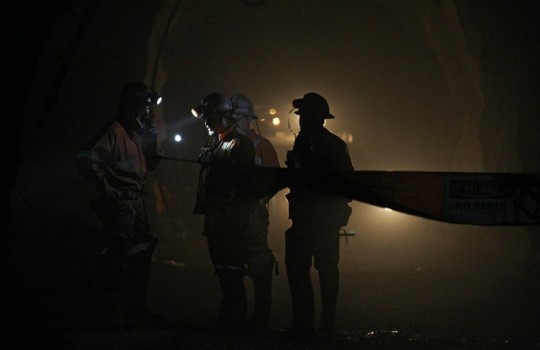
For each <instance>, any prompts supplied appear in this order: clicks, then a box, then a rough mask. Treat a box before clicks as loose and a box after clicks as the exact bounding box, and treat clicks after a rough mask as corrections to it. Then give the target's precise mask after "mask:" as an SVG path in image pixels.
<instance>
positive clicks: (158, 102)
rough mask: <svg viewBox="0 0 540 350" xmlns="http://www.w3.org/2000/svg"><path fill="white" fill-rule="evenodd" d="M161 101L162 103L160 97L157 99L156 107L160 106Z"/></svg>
mask: <svg viewBox="0 0 540 350" xmlns="http://www.w3.org/2000/svg"><path fill="white" fill-rule="evenodd" d="M161 101H163V98H162V97H161V96H160V97H158V98H157V101H156V104H157V105H158V104H160V103H161Z"/></svg>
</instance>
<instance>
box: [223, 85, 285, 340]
mask: <svg viewBox="0 0 540 350" xmlns="http://www.w3.org/2000/svg"><path fill="white" fill-rule="evenodd" d="M231 102H232V106H233V118H234V119H235V120H236V124H237V128H238V129H239V130H240V132H241V133H242V134H244V135H246V136H247V137H249V139H250V140H251V142H253V146H254V147H255V165H256V166H263V167H270V168H279V160H278V156H277V153H276V150H275V149H274V146H273V145H272V143H271V142H270V141H269V140H268V139H266V138H264V137H262V136H261V135H259V134H258V133H256V132H255V130H253V129H251V128H250V126H251V121H252V120H253V119H257V118H258V117H257V115H256V114H255V111H254V109H253V104H252V103H251V100H250V99H248V98H247V97H246V96H244V95H241V94H236V95H233V96H231ZM271 197H272V194H270V195H269V196H267V197H264V198H261V199H259V200H258V201H257V202H256V207H255V210H254V211H253V214H252V216H251V220H250V222H249V227H248V230H247V237H246V238H247V245H246V247H247V253H248V262H247V275H248V276H250V277H251V279H252V280H253V292H254V299H255V302H254V305H253V315H252V317H251V320H250V327H251V328H253V329H259V330H260V329H266V328H268V326H269V324H268V321H269V317H270V310H271V307H272V274H273V271H274V266H275V263H276V259H275V257H274V255H273V254H272V250H271V249H270V247H268V225H269V224H270V222H269V214H268V201H269V200H270V198H271Z"/></svg>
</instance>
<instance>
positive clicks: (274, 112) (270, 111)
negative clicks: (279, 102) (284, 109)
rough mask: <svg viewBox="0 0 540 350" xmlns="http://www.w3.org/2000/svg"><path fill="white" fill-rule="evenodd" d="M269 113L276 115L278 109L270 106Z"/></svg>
mask: <svg viewBox="0 0 540 350" xmlns="http://www.w3.org/2000/svg"><path fill="white" fill-rule="evenodd" d="M268 113H270V115H276V113H277V110H276V109H275V108H270V110H269V111H268Z"/></svg>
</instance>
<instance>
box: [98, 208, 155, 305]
mask: <svg viewBox="0 0 540 350" xmlns="http://www.w3.org/2000/svg"><path fill="white" fill-rule="evenodd" d="M94 208H95V209H96V213H97V214H98V216H99V217H100V218H101V220H102V221H103V225H104V249H103V251H102V269H101V274H102V278H103V279H102V291H103V292H104V293H106V294H109V295H115V296H116V297H115V298H116V300H114V301H113V302H114V303H115V304H116V305H113V306H112V307H113V308H115V309H116V310H115V311H117V312H121V313H123V314H126V315H129V314H133V315H137V314H140V313H144V312H145V311H146V297H147V290H148V281H149V278H150V272H151V264H152V255H153V253H154V250H155V248H156V245H157V238H156V237H154V236H153V235H152V234H150V225H149V222H148V216H147V213H146V210H145V206H144V203H143V201H142V199H141V198H136V199H122V200H119V201H116V200H111V199H108V198H100V199H98V200H97V201H96V202H95V203H94Z"/></svg>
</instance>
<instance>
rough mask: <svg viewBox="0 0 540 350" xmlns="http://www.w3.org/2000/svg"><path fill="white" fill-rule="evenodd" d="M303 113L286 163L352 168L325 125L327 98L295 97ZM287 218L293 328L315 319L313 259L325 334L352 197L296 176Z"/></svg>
mask: <svg viewBox="0 0 540 350" xmlns="http://www.w3.org/2000/svg"><path fill="white" fill-rule="evenodd" d="M293 107H295V108H297V111H296V112H295V113H296V114H298V115H299V116H300V132H299V134H298V137H297V138H296V140H295V142H294V146H293V149H292V151H289V152H288V154H287V162H286V163H287V166H288V167H289V168H294V169H300V170H302V171H303V172H305V173H306V174H309V173H312V172H322V173H324V172H328V173H340V172H348V171H353V170H354V168H353V165H352V162H351V159H350V157H349V152H348V148H347V145H346V144H345V142H343V141H342V140H341V139H340V138H339V137H337V136H336V135H334V134H332V133H331V132H330V131H328V130H327V129H326V128H325V127H324V126H323V125H324V120H325V119H330V118H334V116H333V115H331V114H330V111H329V107H328V103H327V102H326V100H325V99H324V98H323V97H322V96H320V95H318V94H316V93H313V92H310V93H307V94H305V95H304V97H303V98H301V99H296V100H294V101H293ZM287 200H288V201H289V218H290V219H291V220H292V226H291V227H290V228H289V229H288V230H287V231H286V237H285V264H286V268H287V276H288V279H289V287H290V291H291V296H292V305H293V320H292V325H291V328H290V332H291V333H292V334H310V333H311V331H312V330H313V322H314V316H315V315H314V313H315V307H314V293H313V286H312V282H311V277H310V270H311V266H312V262H314V266H315V268H316V269H317V271H318V273H319V280H320V290H321V308H322V314H321V324H320V326H319V330H320V332H321V333H323V334H325V335H330V334H332V332H333V327H334V321H335V313H336V304H337V296H338V283H339V270H338V262H339V231H340V229H341V227H342V226H345V225H346V224H347V222H348V219H349V216H350V214H351V208H350V207H349V205H348V203H349V202H350V199H348V198H343V197H338V196H334V195H330V194H327V193H323V192H320V191H318V190H315V189H313V188H312V187H310V186H308V185H306V183H304V182H300V181H297V182H296V183H293V184H291V186H290V193H289V194H288V195H287Z"/></svg>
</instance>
